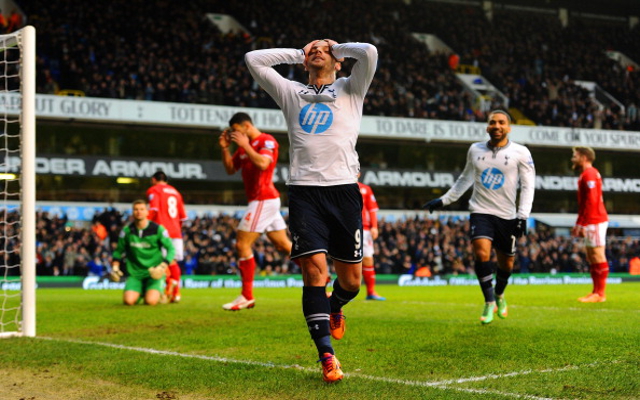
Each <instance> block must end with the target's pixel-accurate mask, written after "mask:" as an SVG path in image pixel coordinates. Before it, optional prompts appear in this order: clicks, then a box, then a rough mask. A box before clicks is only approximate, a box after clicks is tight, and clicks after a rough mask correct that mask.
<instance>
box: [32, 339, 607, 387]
mask: <svg viewBox="0 0 640 400" xmlns="http://www.w3.org/2000/svg"><path fill="white" fill-rule="evenodd" d="M36 339H42V340H49V341H60V342H67V343H77V344H86V345H92V346H103V347H111V348H115V349H120V350H129V351H138V352H142V353H148V354H157V355H165V356H175V357H183V358H195V359H200V360H208V361H217V362H221V363H234V364H243V365H254V366H259V367H266V368H281V369H296V370H299V371H304V372H309V373H313V374H317V373H318V370H317V369H316V368H308V367H302V366H300V365H277V364H274V363H264V362H260V361H251V360H235V359H232V358H226V357H216V356H204V355H198V354H184V353H178V352H175V351H167V350H157V349H151V348H146V347H134V346H125V345H120V344H113V343H104V342H90V341H86V340H79V339H60V338H51V337H36ZM614 362H615V361H614ZM598 364H600V363H592V364H587V365H582V366H567V367H562V368H549V369H544V370H538V371H536V370H525V371H520V372H510V373H506V374H489V375H484V376H477V377H470V378H459V379H449V380H444V381H435V382H424V381H412V380H404V379H394V378H386V377H380V376H373V375H365V374H359V373H357V372H347V373H345V376H346V377H354V378H360V379H366V380H371V381H378V382H385V383H395V384H401V385H408V386H421V387H432V388H435V389H441V390H445V391H446V390H455V391H460V392H468V393H477V394H492V395H498V396H504V397H512V398H519V399H531V400H554V399H553V398H550V397H538V396H532V395H525V394H518V393H508V392H501V391H495V390H490V389H472V388H462V387H457V386H453V385H455V384H460V383H467V382H479V381H483V380H488V379H500V378H505V377H514V376H521V375H529V374H532V373H552V372H562V371H568V370H575V369H579V368H582V367H593V366H596V365H598Z"/></svg>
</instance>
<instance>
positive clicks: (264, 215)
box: [238, 197, 287, 233]
mask: <svg viewBox="0 0 640 400" xmlns="http://www.w3.org/2000/svg"><path fill="white" fill-rule="evenodd" d="M283 229H287V224H286V223H285V222H284V218H282V214H280V198H279V197H278V198H277V199H269V200H254V201H251V202H249V205H248V206H247V211H246V212H245V213H244V216H243V217H242V220H241V221H240V224H239V225H238V230H239V231H245V232H257V233H263V232H273V231H281V230H283Z"/></svg>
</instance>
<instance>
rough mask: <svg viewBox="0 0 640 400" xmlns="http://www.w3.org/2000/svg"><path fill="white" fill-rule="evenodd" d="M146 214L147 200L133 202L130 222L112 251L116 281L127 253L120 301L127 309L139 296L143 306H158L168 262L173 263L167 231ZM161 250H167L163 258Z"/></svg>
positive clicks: (147, 211) (113, 272) (114, 278)
mask: <svg viewBox="0 0 640 400" xmlns="http://www.w3.org/2000/svg"><path fill="white" fill-rule="evenodd" d="M148 215H149V208H148V207H147V202H146V201H144V200H136V201H134V202H133V222H132V223H130V224H129V225H127V226H125V227H124V228H123V229H122V231H121V232H120V238H119V239H118V247H117V248H116V250H115V251H114V252H113V263H112V265H111V269H112V271H111V278H112V280H115V281H119V280H120V277H121V276H122V271H121V270H120V261H119V260H120V258H122V256H123V255H125V254H126V265H127V271H128V272H129V277H128V278H127V282H126V284H125V287H124V295H123V301H124V304H125V305H128V306H132V305H134V304H136V303H137V302H138V300H139V299H140V296H141V295H142V296H143V297H144V302H145V304H148V305H151V306H154V305H156V304H158V302H159V301H160V298H161V293H162V291H163V284H164V277H165V273H166V269H167V267H168V265H169V262H168V260H173V257H174V254H175V250H174V248H173V244H172V243H171V238H170V237H169V234H168V233H167V230H166V229H165V228H164V227H163V226H162V225H158V224H156V223H155V222H152V221H149V220H148V219H147V216H148ZM162 249H165V250H166V256H163V255H162Z"/></svg>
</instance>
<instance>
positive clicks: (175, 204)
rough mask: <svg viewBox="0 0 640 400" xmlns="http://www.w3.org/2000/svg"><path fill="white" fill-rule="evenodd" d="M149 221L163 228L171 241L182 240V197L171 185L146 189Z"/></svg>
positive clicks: (159, 184) (158, 185) (184, 214)
mask: <svg viewBox="0 0 640 400" xmlns="http://www.w3.org/2000/svg"><path fill="white" fill-rule="evenodd" d="M147 199H148V201H149V217H148V218H149V219H150V220H151V221H153V222H155V223H157V224H160V225H162V226H164V227H165V228H166V229H167V231H168V232H169V237H171V238H173V239H180V238H182V221H186V219H187V213H186V212H185V211H184V202H183V201H182V195H181V194H180V192H178V191H177V190H176V188H174V187H173V186H171V185H168V184H166V183H158V184H156V185H153V186H151V187H150V188H149V189H147Z"/></svg>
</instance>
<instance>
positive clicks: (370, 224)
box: [358, 182, 386, 301]
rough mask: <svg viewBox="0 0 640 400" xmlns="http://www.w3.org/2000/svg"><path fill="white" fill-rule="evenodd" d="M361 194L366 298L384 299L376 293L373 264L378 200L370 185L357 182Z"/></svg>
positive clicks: (363, 276) (363, 272)
mask: <svg viewBox="0 0 640 400" xmlns="http://www.w3.org/2000/svg"><path fill="white" fill-rule="evenodd" d="M358 187H359V188H360V194H362V202H363V206H362V244H363V247H362V250H363V258H362V278H363V279H364V284H365V286H366V287H367V300H378V301H383V300H386V299H385V298H384V297H382V296H380V295H378V293H376V289H375V286H376V270H375V267H374V265H373V253H374V246H373V241H374V240H376V239H377V238H378V209H379V208H378V202H377V201H376V196H374V194H373V190H371V186H369V185H365V184H364V183H362V182H358Z"/></svg>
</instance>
